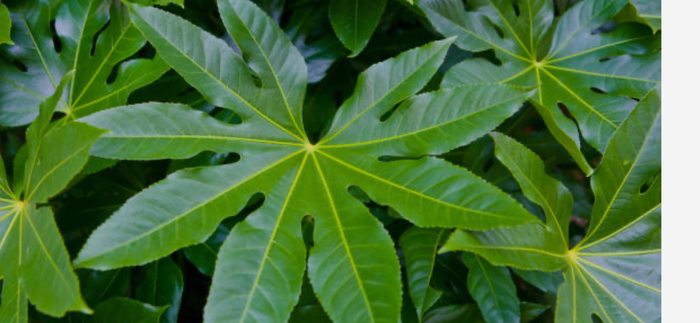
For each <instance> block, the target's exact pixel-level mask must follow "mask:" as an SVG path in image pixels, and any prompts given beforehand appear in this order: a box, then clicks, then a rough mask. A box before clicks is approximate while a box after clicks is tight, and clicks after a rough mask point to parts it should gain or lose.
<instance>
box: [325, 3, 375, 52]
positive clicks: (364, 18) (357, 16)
mask: <svg viewBox="0 0 700 323" xmlns="http://www.w3.org/2000/svg"><path fill="white" fill-rule="evenodd" d="M384 7H386V0H332V1H331V3H330V9H329V13H330V18H331V24H332V25H333V29H334V30H335V33H336V35H338V39H340V41H341V42H342V43H343V45H345V47H346V48H347V49H349V50H350V51H352V54H351V55H352V56H357V55H358V54H359V53H360V52H362V50H363V49H364V48H365V46H367V43H368V42H369V39H370V37H372V33H374V30H375V29H376V28H377V25H378V24H379V18H381V17H382V13H383V12H384Z"/></svg>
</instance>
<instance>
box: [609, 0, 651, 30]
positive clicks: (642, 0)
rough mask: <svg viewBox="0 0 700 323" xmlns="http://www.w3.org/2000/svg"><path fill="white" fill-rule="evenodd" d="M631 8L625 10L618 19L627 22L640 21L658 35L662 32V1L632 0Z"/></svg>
mask: <svg viewBox="0 0 700 323" xmlns="http://www.w3.org/2000/svg"><path fill="white" fill-rule="evenodd" d="M630 3H631V6H628V8H627V9H626V10H623V11H622V12H621V13H620V15H619V16H618V18H621V19H620V20H623V21H627V20H631V21H639V22H641V23H643V24H646V25H648V26H649V27H651V29H652V30H653V31H654V32H655V33H656V32H657V31H659V30H661V1H660V0H630Z"/></svg>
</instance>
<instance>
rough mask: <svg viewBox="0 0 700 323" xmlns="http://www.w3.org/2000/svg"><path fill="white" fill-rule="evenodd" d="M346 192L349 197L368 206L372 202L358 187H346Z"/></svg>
mask: <svg viewBox="0 0 700 323" xmlns="http://www.w3.org/2000/svg"><path fill="white" fill-rule="evenodd" d="M348 192H350V195H352V196H353V197H354V198H356V199H357V200H359V201H360V202H362V203H363V204H368V203H371V202H372V200H371V199H370V198H369V195H367V193H365V191H363V190H362V189H361V188H360V187H358V186H356V185H350V186H348Z"/></svg>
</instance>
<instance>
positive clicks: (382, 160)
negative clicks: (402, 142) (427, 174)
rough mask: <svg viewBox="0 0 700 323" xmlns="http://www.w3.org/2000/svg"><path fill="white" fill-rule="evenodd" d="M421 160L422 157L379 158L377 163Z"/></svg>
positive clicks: (386, 156)
mask: <svg viewBox="0 0 700 323" xmlns="http://www.w3.org/2000/svg"><path fill="white" fill-rule="evenodd" d="M421 158H423V156H413V157H404V156H388V155H385V156H379V158H377V160H378V161H380V162H392V161H400V160H418V159H421Z"/></svg>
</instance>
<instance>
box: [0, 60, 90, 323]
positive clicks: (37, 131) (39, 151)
mask: <svg viewBox="0 0 700 323" xmlns="http://www.w3.org/2000/svg"><path fill="white" fill-rule="evenodd" d="M71 76H72V73H68V74H66V76H65V77H64V78H63V79H62V80H61V82H60V84H59V86H58V89H57V91H56V93H54V94H53V95H51V96H50V97H48V98H47V99H46V100H44V101H42V102H41V103H40V114H39V117H38V118H37V119H36V120H35V122H33V123H32V124H31V125H30V126H29V128H28V129H27V134H26V139H27V144H26V146H24V147H23V150H21V151H23V153H21V154H18V156H20V157H18V158H16V162H19V163H15V165H14V167H15V170H16V174H17V175H18V176H16V178H15V185H14V187H12V188H11V187H10V185H9V183H8V182H7V180H6V178H7V177H6V175H4V174H3V176H2V181H0V191H2V192H1V193H0V235H1V238H0V261H2V262H3V263H4V264H6V265H4V266H3V267H4V268H0V276H2V277H3V278H4V280H5V284H6V285H7V286H8V287H7V288H8V291H13V292H16V293H17V294H16V295H13V296H11V297H9V296H8V299H13V300H14V301H15V302H16V303H14V304H13V303H9V302H3V304H2V309H0V318H3V319H4V320H8V321H15V320H16V321H17V322H26V319H27V318H26V316H27V315H26V300H27V299H29V300H30V301H31V302H32V304H34V305H35V306H36V308H37V309H38V310H39V311H41V312H43V313H46V314H49V315H52V316H63V315H64V314H65V313H66V312H67V311H82V312H84V313H90V312H91V310H90V309H89V308H88V306H87V305H86V304H85V302H84V301H83V299H82V297H81V296H80V289H79V287H78V279H77V277H76V276H75V274H74V273H73V271H72V268H71V266H70V260H69V258H68V252H67V251H66V248H65V246H64V244H63V240H62V237H61V235H60V233H59V231H58V228H57V226H56V223H55V222H54V217H53V214H52V212H51V209H50V208H46V207H42V208H39V209H37V208H36V203H40V202H45V201H46V200H48V199H49V198H50V197H52V196H53V195H55V194H57V193H59V192H60V191H61V190H63V189H64V188H65V187H66V186H67V185H68V183H69V182H70V180H71V179H72V178H73V177H74V176H75V175H76V174H78V172H79V171H80V169H81V168H82V167H83V165H84V164H85V163H86V162H87V159H88V154H89V150H90V146H91V145H92V143H94V142H95V141H96V140H97V138H98V137H99V136H100V135H101V134H102V131H101V130H99V129H97V128H94V127H91V126H89V125H86V124H77V123H69V124H67V125H62V124H60V123H55V124H50V121H51V117H52V115H53V111H54V108H55V106H56V105H57V104H58V101H59V99H60V94H61V93H62V90H63V88H64V87H65V86H66V84H67V83H68V81H69V80H70V79H71ZM0 168H2V169H0V170H1V171H3V172H4V165H3V167H0ZM23 192H24V194H22V193H23ZM47 282H48V283H47ZM47 284H48V285H47ZM57 294H58V295H61V296H60V297H59V296H57ZM3 299H6V298H3Z"/></svg>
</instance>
